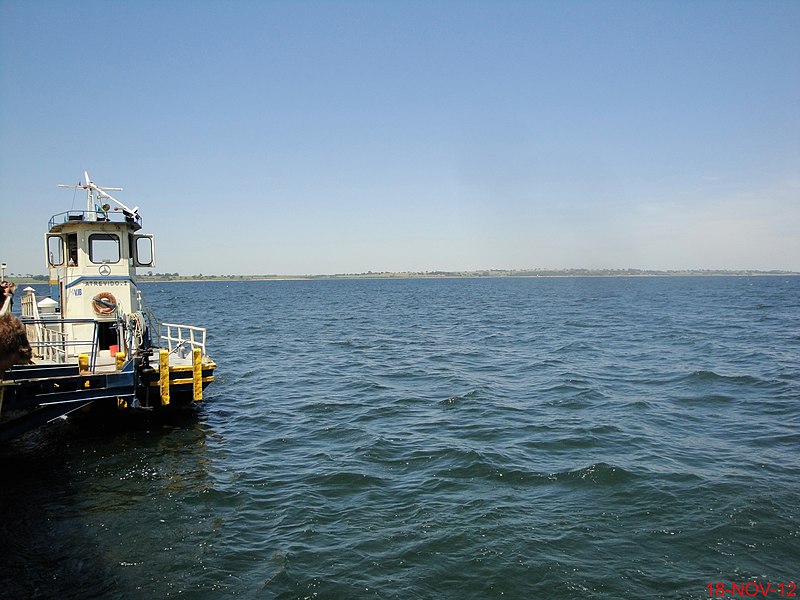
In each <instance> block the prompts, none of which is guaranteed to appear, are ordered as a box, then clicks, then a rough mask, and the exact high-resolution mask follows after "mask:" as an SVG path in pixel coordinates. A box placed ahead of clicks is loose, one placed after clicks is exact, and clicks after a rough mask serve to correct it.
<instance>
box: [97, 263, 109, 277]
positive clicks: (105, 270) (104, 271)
mask: <svg viewBox="0 0 800 600" xmlns="http://www.w3.org/2000/svg"><path fill="white" fill-rule="evenodd" d="M100 275H102V276H103V277H108V276H109V275H111V267H109V266H108V265H103V266H102V267H100Z"/></svg>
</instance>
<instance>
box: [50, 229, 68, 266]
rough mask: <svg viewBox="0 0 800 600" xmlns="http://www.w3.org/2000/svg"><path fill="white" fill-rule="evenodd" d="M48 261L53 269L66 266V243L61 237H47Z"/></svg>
mask: <svg viewBox="0 0 800 600" xmlns="http://www.w3.org/2000/svg"><path fill="white" fill-rule="evenodd" d="M47 261H48V262H49V263H50V265H51V266H53V267H57V266H59V265H63V264H64V241H63V240H62V239H61V236H60V235H49V236H47Z"/></svg>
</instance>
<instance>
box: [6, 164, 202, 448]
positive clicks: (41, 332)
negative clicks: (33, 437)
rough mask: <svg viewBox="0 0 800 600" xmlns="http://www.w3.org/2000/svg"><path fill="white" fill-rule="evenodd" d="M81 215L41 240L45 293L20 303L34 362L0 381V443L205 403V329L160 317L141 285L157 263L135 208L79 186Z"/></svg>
mask: <svg viewBox="0 0 800 600" xmlns="http://www.w3.org/2000/svg"><path fill="white" fill-rule="evenodd" d="M59 187H64V188H76V189H82V190H85V191H86V196H87V198H86V210H69V211H67V212H62V213H59V214H56V215H54V216H53V217H51V218H50V221H49V223H48V228H47V233H46V235H45V249H46V260H47V267H48V271H49V294H48V295H47V296H46V297H43V298H40V297H38V296H37V295H36V293H35V291H34V289H33V288H26V292H25V293H24V295H23V296H22V297H21V299H20V304H21V315H20V317H19V318H20V321H21V322H22V324H23V326H24V328H25V332H26V334H27V337H28V341H29V342H30V346H31V350H32V358H31V362H30V364H24V365H20V364H17V365H13V366H12V367H11V368H9V369H8V370H7V371H6V372H5V373H4V374H3V376H2V383H0V442H3V441H7V440H10V439H13V438H15V437H17V436H20V435H22V434H24V433H26V432H28V431H30V430H32V429H34V428H37V427H41V426H43V425H45V424H47V423H50V422H52V421H54V420H56V419H60V418H65V417H72V416H77V415H83V414H87V413H89V414H92V415H99V416H100V418H101V419H106V418H114V416H115V415H121V414H130V413H133V412H148V413H157V412H160V411H171V410H174V409H175V408H176V407H182V406H187V405H191V404H192V403H196V402H199V401H201V400H202V399H203V390H204V389H205V388H206V387H207V386H208V385H209V384H210V383H211V382H213V381H214V370H215V369H216V364H215V363H214V361H213V360H212V359H211V358H210V357H209V356H208V354H207V352H206V329H205V328H204V327H198V326H193V325H178V324H174V323H167V322H161V321H159V320H157V318H156V316H155V315H154V313H153V311H152V310H151V308H150V307H149V306H148V305H147V303H146V302H145V300H144V298H143V296H142V290H141V289H140V287H139V285H138V284H137V279H136V272H137V269H138V268H148V269H150V268H152V267H154V266H155V244H154V237H153V235H151V234H144V233H141V229H142V219H141V216H140V214H139V207H135V208H129V207H128V206H126V205H125V204H123V203H122V202H120V201H119V200H117V199H116V198H114V197H113V196H111V194H110V193H109V192H112V191H113V192H117V191H122V188H112V187H101V186H98V185H96V184H95V183H94V182H92V180H91V179H90V178H89V174H88V173H87V172H84V182H83V183H79V184H78V185H76V186H66V185H63V186H59Z"/></svg>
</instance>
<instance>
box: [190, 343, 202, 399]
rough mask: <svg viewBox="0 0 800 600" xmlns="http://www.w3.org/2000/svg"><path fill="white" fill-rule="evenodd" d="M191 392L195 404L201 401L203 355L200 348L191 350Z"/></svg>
mask: <svg viewBox="0 0 800 600" xmlns="http://www.w3.org/2000/svg"><path fill="white" fill-rule="evenodd" d="M192 392H193V393H194V401H195V402H199V401H200V400H202V399H203V353H202V352H200V348H194V349H192Z"/></svg>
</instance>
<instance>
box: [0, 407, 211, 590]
mask: <svg viewBox="0 0 800 600" xmlns="http://www.w3.org/2000/svg"><path fill="white" fill-rule="evenodd" d="M207 434H208V428H207V427H206V426H205V425H204V424H203V423H202V418H201V417H200V416H199V413H198V411H196V410H186V411H182V412H180V413H177V414H175V415H174V416H172V417H171V418H170V419H169V420H167V421H164V420H159V421H153V420H151V419H149V418H146V417H145V418H135V419H125V420H120V421H119V422H115V423H113V424H111V425H104V426H98V424H97V423H94V422H90V421H77V422H76V421H69V422H65V421H61V422H57V423H55V424H53V425H52V426H50V427H48V428H45V429H40V430H37V431H35V432H32V433H31V434H29V435H27V436H25V437H23V438H22V439H20V440H17V441H15V442H14V443H12V444H9V445H7V446H5V447H2V448H0V479H2V481H3V493H2V496H0V498H1V499H0V514H2V515H3V518H2V520H0V539H1V540H2V548H3V551H2V560H3V569H2V570H0V573H2V575H0V590H3V592H2V595H3V597H9V598H27V597H42V598H47V597H53V596H55V595H58V596H61V597H63V596H64V595H65V594H66V595H67V597H69V595H70V592H71V591H73V592H74V594H75V595H74V597H81V598H87V597H105V596H117V595H119V594H120V593H124V594H130V593H132V592H133V591H135V590H137V589H144V588H146V587H147V584H146V583H145V585H144V586H143V585H142V583H143V581H144V582H146V581H147V580H149V579H151V578H152V577H154V576H159V573H161V571H162V570H161V568H160V567H159V568H157V569H153V566H154V565H153V562H154V558H156V557H158V556H159V555H165V554H169V553H170V552H171V548H170V547H169V546H170V543H171V542H169V540H175V539H181V538H186V537H187V536H191V535H194V534H195V533H197V532H198V531H203V529H204V528H207V527H208V525H207V524H204V514H202V513H203V511H200V514H198V511H197V510H196V509H193V506H192V503H191V502H188V500H191V499H192V498H195V497H197V496H198V495H199V494H203V493H205V492H206V491H207V490H208V489H210V488H211V483H210V480H209V475H208V465H207V459H206V457H205V444H206V436H207ZM194 506H195V507H196V506H197V503H195V504H194ZM205 521H206V522H207V521H208V519H205ZM181 554H184V555H185V551H182V552H181ZM201 554H202V551H201V550H200V549H198V552H197V556H196V557H197V558H200V557H201ZM187 559H188V557H186V556H183V557H181V560H187ZM162 560H163V559H158V562H159V563H161V562H162ZM162 576H164V577H166V574H162Z"/></svg>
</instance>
